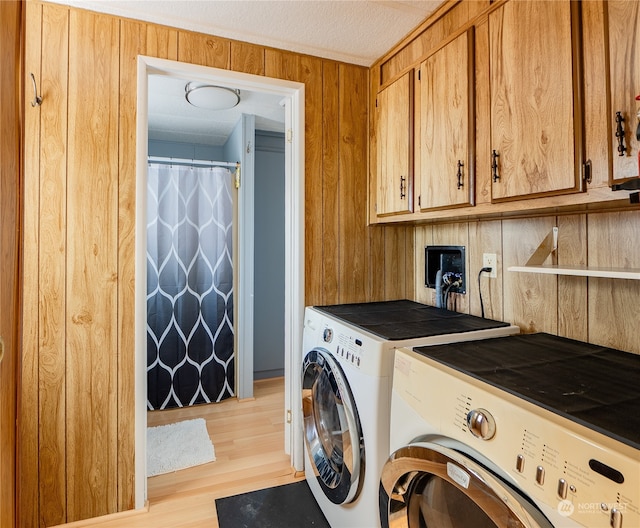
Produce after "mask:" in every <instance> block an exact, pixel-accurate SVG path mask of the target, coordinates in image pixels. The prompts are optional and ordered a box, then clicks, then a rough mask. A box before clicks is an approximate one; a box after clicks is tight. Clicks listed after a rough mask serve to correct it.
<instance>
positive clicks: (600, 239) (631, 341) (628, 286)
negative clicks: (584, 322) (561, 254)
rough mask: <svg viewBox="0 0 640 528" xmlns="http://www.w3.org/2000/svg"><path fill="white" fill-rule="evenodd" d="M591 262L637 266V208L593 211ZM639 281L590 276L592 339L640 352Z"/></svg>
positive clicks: (639, 217)
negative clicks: (595, 212)
mask: <svg viewBox="0 0 640 528" xmlns="http://www.w3.org/2000/svg"><path fill="white" fill-rule="evenodd" d="M587 229H588V232H587V240H588V247H589V262H588V264H589V266H592V267H615V268H638V267H639V265H640V247H638V244H636V243H634V241H635V240H637V238H638V233H639V232H640V215H639V214H638V211H629V212H621V213H606V214H590V215H589V216H588V218H587ZM638 321H640V281H633V280H623V279H600V278H589V342H591V343H597V344H600V345H604V346H610V347H613V348H619V349H621V350H626V351H629V352H633V353H636V354H640V341H639V340H638V328H637V327H638Z"/></svg>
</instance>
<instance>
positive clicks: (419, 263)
mask: <svg viewBox="0 0 640 528" xmlns="http://www.w3.org/2000/svg"><path fill="white" fill-rule="evenodd" d="M432 245H433V226H432V225H424V226H418V227H416V228H415V231H414V242H413V255H414V261H415V266H414V269H415V271H414V273H413V283H414V285H415V286H414V292H413V294H414V296H413V299H415V300H416V301H417V302H421V303H424V304H429V305H431V306H435V304H436V301H435V293H436V291H435V289H433V288H427V287H426V286H425V285H424V265H425V258H424V248H425V246H432Z"/></svg>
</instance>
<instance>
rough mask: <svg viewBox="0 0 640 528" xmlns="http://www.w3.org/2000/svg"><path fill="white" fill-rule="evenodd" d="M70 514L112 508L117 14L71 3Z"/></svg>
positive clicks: (84, 514) (88, 514)
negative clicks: (77, 7)
mask: <svg viewBox="0 0 640 528" xmlns="http://www.w3.org/2000/svg"><path fill="white" fill-rule="evenodd" d="M69 27H70V29H69V35H70V39H69V100H70V101H73V102H74V104H70V105H69V123H70V127H69V147H68V148H69V151H68V152H69V154H68V155H69V162H68V167H69V172H68V181H67V189H68V195H67V196H68V201H67V244H68V252H67V270H68V276H67V416H68V418H67V520H68V521H74V520H80V519H85V518H89V517H96V516H99V515H104V514H108V513H111V512H114V511H116V508H117V491H116V482H117V441H118V438H117V436H118V430H117V425H118V423H117V416H118V412H117V407H118V400H117V398H118V395H117V382H118V380H117V353H118V348H117V347H118V339H117V329H118V314H117V308H118V297H117V294H118V292H117V286H118V237H117V233H118V95H119V85H118V82H119V51H118V50H119V21H118V20H117V19H115V18H112V17H108V16H104V15H95V14H93V13H90V12H87V11H80V10H71V16H70V25H69Z"/></svg>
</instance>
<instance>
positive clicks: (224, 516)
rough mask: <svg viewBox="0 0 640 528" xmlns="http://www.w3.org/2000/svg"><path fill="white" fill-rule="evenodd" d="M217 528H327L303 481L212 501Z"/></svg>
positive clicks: (320, 511) (327, 525)
mask: <svg viewBox="0 0 640 528" xmlns="http://www.w3.org/2000/svg"><path fill="white" fill-rule="evenodd" d="M216 510H217V511H218V524H219V525H220V528H307V527H313V528H330V526H329V523H328V522H327V520H326V519H325V518H324V515H323V514H322V510H320V507H319V506H318V504H317V503H316V501H315V499H314V498H313V494H312V493H311V490H310V489H309V486H308V485H307V481H306V480H301V481H299V482H295V483H293V484H285V485H284V486H276V487H274V488H267V489H263V490H259V491H252V492H250V493H243V494H241V495H234V496H233V497H225V498H222V499H216Z"/></svg>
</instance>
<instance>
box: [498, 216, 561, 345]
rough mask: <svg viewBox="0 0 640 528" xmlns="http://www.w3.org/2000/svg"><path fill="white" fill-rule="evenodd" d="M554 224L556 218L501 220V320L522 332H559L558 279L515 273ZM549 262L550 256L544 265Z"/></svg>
mask: <svg viewBox="0 0 640 528" xmlns="http://www.w3.org/2000/svg"><path fill="white" fill-rule="evenodd" d="M555 225H556V223H555V217H541V218H531V219H514V220H503V221H502V255H503V260H502V269H503V270H505V271H504V280H503V291H504V320H505V321H507V322H510V323H512V324H515V325H518V326H519V327H520V330H521V331H522V332H523V333H527V334H528V333H533V332H549V333H550V334H556V335H557V333H558V314H557V312H558V310H557V299H558V281H557V277H556V276H555V275H542V274H536V273H516V272H510V271H506V270H508V268H509V266H522V265H524V264H525V263H526V262H527V261H528V260H529V258H530V257H531V255H532V254H533V253H534V252H535V250H536V249H537V248H538V246H539V245H540V243H541V242H542V241H543V240H544V239H545V237H546V236H547V235H548V234H549V232H550V231H551V230H552V228H553V227H554V226H555ZM550 262H551V257H549V259H547V261H545V264H549V263H550Z"/></svg>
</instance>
